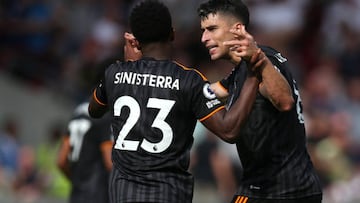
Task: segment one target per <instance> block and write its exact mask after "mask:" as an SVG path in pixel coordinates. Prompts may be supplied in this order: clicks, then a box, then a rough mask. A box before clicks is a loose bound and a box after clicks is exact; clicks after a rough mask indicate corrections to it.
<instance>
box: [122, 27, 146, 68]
mask: <svg viewBox="0 0 360 203" xmlns="http://www.w3.org/2000/svg"><path fill="white" fill-rule="evenodd" d="M124 40H125V44H124V60H125V61H136V60H138V59H140V58H141V57H142V53H141V51H140V45H139V42H138V41H137V40H136V38H135V37H134V35H133V34H131V33H128V32H125V34H124Z"/></svg>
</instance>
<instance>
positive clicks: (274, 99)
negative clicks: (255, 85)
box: [260, 58, 294, 111]
mask: <svg viewBox="0 0 360 203" xmlns="http://www.w3.org/2000/svg"><path fill="white" fill-rule="evenodd" d="M261 76H262V83H261V84H260V92H261V94H262V95H263V96H265V97H267V98H268V99H269V100H270V101H271V103H272V104H273V105H274V106H275V107H276V108H277V109H278V110H279V111H288V110H290V109H291V108H292V106H293V104H294V99H293V97H292V92H291V88H290V86H289V83H288V82H287V80H286V79H285V77H284V76H283V75H282V74H281V73H280V72H279V71H278V70H277V69H276V68H275V67H274V66H273V64H272V63H271V61H270V60H269V59H268V58H267V59H266V62H265V65H264V68H263V70H262V74H261Z"/></svg>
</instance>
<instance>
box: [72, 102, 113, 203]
mask: <svg viewBox="0 0 360 203" xmlns="http://www.w3.org/2000/svg"><path fill="white" fill-rule="evenodd" d="M84 110H86V112H87V108H86V109H84ZM106 118H107V119H106ZM68 135H69V136H70V146H71V154H70V155H69V157H68V158H69V160H70V171H71V183H72V191H71V196H70V203H98V202H104V203H106V202H109V195H108V182H109V175H110V174H109V172H108V171H107V170H106V168H105V165H104V161H103V158H102V153H101V151H100V146H101V144H102V143H105V142H109V141H112V134H111V128H110V125H109V117H108V116H107V117H105V118H104V119H91V118H90V117H89V116H88V115H85V114H77V115H75V116H74V117H73V118H72V119H71V120H70V122H69V124H68Z"/></svg>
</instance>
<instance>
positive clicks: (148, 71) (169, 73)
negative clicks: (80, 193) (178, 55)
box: [95, 58, 224, 202]
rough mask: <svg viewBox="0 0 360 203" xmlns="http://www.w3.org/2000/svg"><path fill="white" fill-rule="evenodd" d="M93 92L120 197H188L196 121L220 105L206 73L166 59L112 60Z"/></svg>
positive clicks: (155, 199)
mask: <svg viewBox="0 0 360 203" xmlns="http://www.w3.org/2000/svg"><path fill="white" fill-rule="evenodd" d="M95 96H96V98H97V100H98V102H100V103H103V104H106V105H108V107H109V109H110V112H111V114H112V123H111V124H112V128H113V132H114V136H115V145H114V149H113V162H114V168H116V170H117V172H116V173H117V176H121V177H122V178H123V179H124V181H128V182H127V184H126V185H125V184H124V187H121V188H123V189H122V190H120V191H119V192H118V193H119V198H121V201H124V202H126V201H134V202H140V201H142V202H189V201H191V199H192V192H193V177H192V176H191V174H189V172H188V167H189V155H190V148H191V146H192V144H193V131H194V128H195V124H196V121H197V120H200V121H202V120H204V119H206V118H207V117H209V116H211V115H212V114H213V113H215V112H216V111H217V110H219V109H222V108H224V106H223V104H222V103H221V102H220V101H219V100H218V99H217V98H216V97H215V95H214V94H213V93H212V92H211V91H209V84H208V83H207V81H206V78H205V77H204V76H203V75H202V74H201V73H199V72H198V71H197V70H195V69H190V68H187V67H184V66H183V65H181V64H179V63H177V62H174V61H170V60H155V59H153V58H143V59H141V60H138V61H133V62H117V63H115V64H112V65H111V66H110V67H109V68H107V70H106V71H105V76H104V79H103V80H102V82H101V83H100V84H99V86H98V87H97V88H96V92H95ZM144 185H145V186H144ZM125 187H126V188H125Z"/></svg>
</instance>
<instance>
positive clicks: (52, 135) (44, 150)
mask: <svg viewBox="0 0 360 203" xmlns="http://www.w3.org/2000/svg"><path fill="white" fill-rule="evenodd" d="M49 131H50V132H49V135H48V137H47V139H46V140H44V142H42V143H40V144H39V145H38V146H37V147H36V153H37V166H38V168H39V173H40V175H41V176H42V178H43V184H44V190H43V191H44V196H46V197H47V198H52V199H57V200H59V201H60V200H65V199H67V198H68V197H69V194H70V189H71V184H70V181H69V180H68V179H67V178H66V176H65V175H64V174H63V173H62V172H61V171H60V169H59V168H58V167H57V165H56V161H55V160H56V159H57V156H58V151H59V148H60V144H61V140H62V135H63V126H62V125H59V124H56V125H52V126H51V127H50V130H49Z"/></svg>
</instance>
